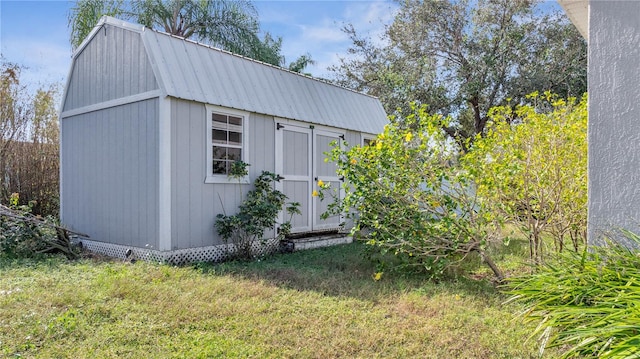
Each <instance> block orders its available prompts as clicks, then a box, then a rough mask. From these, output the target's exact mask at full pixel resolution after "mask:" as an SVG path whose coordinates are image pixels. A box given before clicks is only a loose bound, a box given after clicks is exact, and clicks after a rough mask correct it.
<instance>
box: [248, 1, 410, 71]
mask: <svg viewBox="0 0 640 359" xmlns="http://www.w3.org/2000/svg"><path fill="white" fill-rule="evenodd" d="M272 4H278V3H277V2H276V3H272ZM281 4H282V3H281ZM287 4H288V5H289V7H288V9H287V11H281V10H282V9H278V7H277V6H276V7H274V8H268V7H265V6H263V7H262V9H261V12H260V20H261V22H262V24H264V25H267V26H268V25H271V26H273V30H270V31H271V33H272V34H274V35H280V36H282V37H283V48H282V52H283V54H284V55H285V58H286V59H287V61H289V62H290V61H293V60H295V59H296V58H297V57H298V56H300V55H302V54H305V53H310V54H311V57H312V58H313V59H314V61H315V62H316V64H315V65H311V66H309V67H308V68H307V69H306V71H307V72H310V73H311V74H313V75H314V76H317V77H332V73H331V72H329V71H328V67H330V66H334V65H338V64H339V62H340V58H341V57H346V56H347V49H348V48H349V46H350V45H351V42H350V40H349V38H348V36H347V35H346V34H345V33H344V32H343V31H342V28H343V27H344V26H345V25H347V24H352V25H353V26H354V28H355V29H356V31H358V33H359V34H362V35H365V36H370V37H372V39H373V41H375V42H378V41H379V38H380V35H381V34H382V33H383V32H384V27H385V25H386V24H389V23H390V22H391V21H392V20H393V17H394V16H395V12H396V9H397V5H395V4H394V3H391V2H387V1H344V2H342V1H327V2H312V3H307V2H287ZM302 4H312V6H311V5H309V6H303V5H302ZM278 27H280V31H281V32H280V33H278ZM282 31H284V32H282Z"/></svg>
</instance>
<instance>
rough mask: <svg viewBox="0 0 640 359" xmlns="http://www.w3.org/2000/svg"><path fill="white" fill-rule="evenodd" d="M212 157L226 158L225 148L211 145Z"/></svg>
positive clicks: (216, 158)
mask: <svg viewBox="0 0 640 359" xmlns="http://www.w3.org/2000/svg"><path fill="white" fill-rule="evenodd" d="M213 159H214V160H225V159H227V148H226V147H219V146H213Z"/></svg>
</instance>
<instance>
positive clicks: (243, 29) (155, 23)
mask: <svg viewBox="0 0 640 359" xmlns="http://www.w3.org/2000/svg"><path fill="white" fill-rule="evenodd" d="M102 15H109V16H114V17H119V18H124V19H130V20H133V21H136V22H138V23H139V24H142V25H144V26H146V27H148V28H152V29H158V30H162V31H164V32H167V33H169V34H172V35H176V36H180V37H184V38H195V39H196V40H198V41H201V42H204V43H207V44H210V45H212V46H216V47H219V48H222V49H224V50H227V51H230V52H233V53H236V54H238V55H243V56H246V57H250V58H253V59H256V60H260V61H263V62H266V63H269V64H272V65H276V66H284V61H285V59H284V56H282V54H281V49H282V38H280V37H275V38H274V37H273V36H272V35H271V34H270V33H268V32H267V33H265V34H264V38H263V39H260V37H259V32H260V26H259V22H258V13H257V11H256V9H255V7H254V6H253V4H252V3H251V2H249V1H246V0H233V1H232V0H197V1H195V0H133V1H124V0H78V1H77V2H76V4H75V6H74V7H73V8H72V9H71V12H70V13H69V27H70V29H71V45H72V47H73V48H76V47H78V46H79V45H80V44H81V43H82V41H83V40H84V39H85V38H86V37H87V35H88V34H89V33H90V32H91V30H92V29H93V27H94V26H95V24H96V23H97V22H98V20H99V19H100V17H101V16H102ZM305 56H306V55H305ZM304 58H305V57H304V56H303V57H302V58H301V59H304ZM307 63H308V62H307ZM305 65H306V63H305ZM303 69H304V66H303V67H302V68H300V69H299V71H302V70H303Z"/></svg>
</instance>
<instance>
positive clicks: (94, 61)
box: [63, 25, 158, 111]
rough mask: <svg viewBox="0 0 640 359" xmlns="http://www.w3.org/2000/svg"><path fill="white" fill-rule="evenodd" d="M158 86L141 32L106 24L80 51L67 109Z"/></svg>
mask: <svg viewBox="0 0 640 359" xmlns="http://www.w3.org/2000/svg"><path fill="white" fill-rule="evenodd" d="M105 32H108V33H110V34H109V36H105ZM156 89H158V83H157V81H156V79H155V76H154V74H153V69H152V67H151V63H150V62H149V59H148V57H147V54H146V51H145V48H144V45H143V43H142V39H141V37H140V33H138V32H135V31H130V30H125V29H122V28H119V27H114V26H110V25H104V28H103V29H101V30H100V31H99V33H98V34H96V36H95V37H94V38H93V39H92V40H91V41H90V42H89V43H88V44H87V46H86V47H85V48H84V49H82V51H81V52H80V53H79V54H77V55H76V58H75V61H74V64H73V69H72V70H71V81H70V82H69V85H68V88H67V95H66V99H65V103H64V107H63V111H68V110H72V109H76V108H81V107H84V106H89V105H93V104H97V103H102V102H105V101H109V100H114V99H118V98H123V97H127V96H131V95H136V94H139V93H143V92H147V91H151V90H156Z"/></svg>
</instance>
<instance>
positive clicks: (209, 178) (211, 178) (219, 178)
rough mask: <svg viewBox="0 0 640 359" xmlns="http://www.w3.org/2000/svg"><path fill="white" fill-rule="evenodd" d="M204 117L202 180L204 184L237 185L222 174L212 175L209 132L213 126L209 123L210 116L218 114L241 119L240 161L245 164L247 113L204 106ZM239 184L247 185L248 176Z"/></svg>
mask: <svg viewBox="0 0 640 359" xmlns="http://www.w3.org/2000/svg"><path fill="white" fill-rule="evenodd" d="M205 112H206V116H205V136H206V143H207V145H206V146H207V148H206V151H205V153H206V155H205V161H206V165H205V167H206V171H207V173H206V175H205V179H204V183H233V184H237V183H238V182H237V181H236V180H235V179H232V178H230V177H229V176H228V175H222V174H214V173H213V139H212V138H211V131H212V130H213V124H212V122H211V117H212V114H214V113H218V114H221V115H227V116H235V117H241V118H242V160H243V161H244V162H246V163H249V161H247V154H248V151H249V112H247V111H241V110H236V109H231V108H227V107H220V106H215V105H206V111H205ZM240 183H241V184H249V183H250V181H249V175H247V176H244V177H243V178H242V179H241V180H240Z"/></svg>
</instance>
